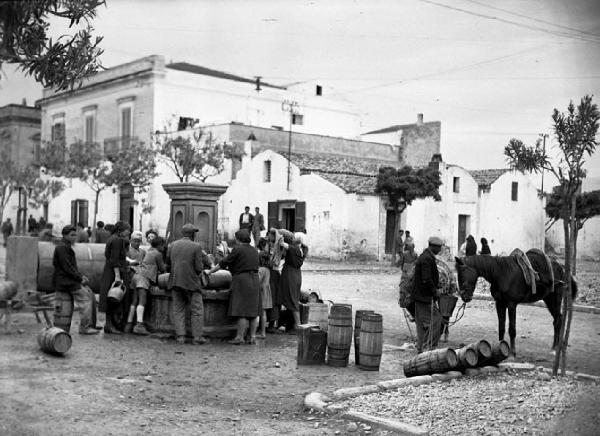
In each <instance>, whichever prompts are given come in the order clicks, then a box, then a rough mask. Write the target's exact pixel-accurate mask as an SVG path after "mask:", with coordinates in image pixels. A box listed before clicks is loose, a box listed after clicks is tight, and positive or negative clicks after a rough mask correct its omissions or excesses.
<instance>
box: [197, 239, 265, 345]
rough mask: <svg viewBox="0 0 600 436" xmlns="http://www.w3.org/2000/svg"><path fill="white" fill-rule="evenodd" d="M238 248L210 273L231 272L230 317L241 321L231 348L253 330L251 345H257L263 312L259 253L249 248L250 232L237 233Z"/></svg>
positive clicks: (242, 341)
mask: <svg viewBox="0 0 600 436" xmlns="http://www.w3.org/2000/svg"><path fill="white" fill-rule="evenodd" d="M235 240H236V245H235V247H234V248H233V250H232V251H231V253H229V255H228V256H227V257H225V258H224V259H222V260H221V261H220V262H219V263H218V264H217V265H215V266H214V267H212V268H211V269H210V270H208V272H207V274H209V275H210V274H212V273H214V272H215V271H218V270H219V269H221V268H223V269H227V270H229V271H230V272H231V275H232V280H231V295H230V296H229V312H228V314H229V316H235V317H237V318H238V322H237V334H236V336H235V338H233V339H232V340H231V341H228V342H229V343H230V344H234V345H239V344H242V343H244V335H245V333H246V329H247V328H248V326H250V339H249V340H248V343H249V344H256V328H257V326H258V317H259V315H260V312H261V309H262V302H261V298H260V285H259V281H258V252H257V251H256V249H255V248H254V247H251V246H250V232H249V231H248V230H247V229H240V230H238V231H237V232H236V233H235Z"/></svg>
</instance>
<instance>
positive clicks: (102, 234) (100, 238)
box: [94, 221, 110, 244]
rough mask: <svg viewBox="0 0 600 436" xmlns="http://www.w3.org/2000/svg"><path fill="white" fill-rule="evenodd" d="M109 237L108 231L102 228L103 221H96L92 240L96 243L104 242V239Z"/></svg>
mask: <svg viewBox="0 0 600 436" xmlns="http://www.w3.org/2000/svg"><path fill="white" fill-rule="evenodd" d="M109 237H110V233H109V232H108V230H106V229H105V228H104V222H103V221H98V222H97V223H96V231H95V234H94V242H95V243H96V244H106V241H108V238H109Z"/></svg>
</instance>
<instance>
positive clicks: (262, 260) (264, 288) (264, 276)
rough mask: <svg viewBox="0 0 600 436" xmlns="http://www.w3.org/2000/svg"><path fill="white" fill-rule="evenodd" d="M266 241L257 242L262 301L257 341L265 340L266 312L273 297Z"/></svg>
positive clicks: (269, 258) (269, 256)
mask: <svg viewBox="0 0 600 436" xmlns="http://www.w3.org/2000/svg"><path fill="white" fill-rule="evenodd" d="M266 247H267V239H266V238H260V239H259V240H258V281H259V283H260V297H261V300H262V312H261V315H260V323H259V329H260V333H259V334H257V335H256V337H257V338H259V339H265V338H266V333H267V331H266V329H267V311H268V310H271V309H272V308H273V296H272V295H271V285H270V284H269V282H270V279H271V272H270V270H269V264H270V260H271V254H270V253H269V252H268V251H267V249H266Z"/></svg>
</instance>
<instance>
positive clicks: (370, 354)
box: [358, 313, 383, 371]
mask: <svg viewBox="0 0 600 436" xmlns="http://www.w3.org/2000/svg"><path fill="white" fill-rule="evenodd" d="M359 343H360V352H359V359H358V361H359V364H358V367H359V368H360V369H363V370H365V371H379V365H380V364H381V352H382V351H383V317H382V316H381V315H380V314H378V313H365V314H363V315H362V322H361V327H360V340H359Z"/></svg>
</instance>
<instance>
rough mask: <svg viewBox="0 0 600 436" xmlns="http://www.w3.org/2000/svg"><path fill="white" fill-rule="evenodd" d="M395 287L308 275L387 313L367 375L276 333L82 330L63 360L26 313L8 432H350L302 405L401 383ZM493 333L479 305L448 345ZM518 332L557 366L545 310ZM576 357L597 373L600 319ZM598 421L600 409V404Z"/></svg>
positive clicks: (0, 358) (382, 277) (1, 346)
mask: <svg viewBox="0 0 600 436" xmlns="http://www.w3.org/2000/svg"><path fill="white" fill-rule="evenodd" d="M397 283H398V277H397V276H396V275H393V274H389V273H366V272H363V273H360V274H358V273H354V274H352V273H310V272H305V273H304V279H303V288H304V289H309V288H312V289H319V290H320V291H321V292H322V293H323V296H324V298H327V299H330V300H333V301H335V302H338V303H344V302H346V303H351V304H352V305H353V308H354V309H355V310H356V309H373V310H376V311H378V312H380V313H382V314H383V317H384V331H385V333H384V344H386V345H387V346H384V354H383V357H382V365H381V371H379V372H363V371H360V370H359V369H357V368H356V367H354V365H353V357H351V363H350V365H349V367H347V368H330V367H328V366H318V367H306V366H302V367H297V365H296V362H295V358H296V339H295V337H294V336H288V335H274V336H268V338H267V339H266V341H261V342H259V344H257V345H256V346H249V345H243V346H233V345H228V344H226V343H223V342H218V341H217V342H213V343H211V344H209V345H206V346H200V347H198V346H196V347H194V346H191V345H185V346H181V345H176V344H175V343H174V341H172V340H160V339H156V338H151V337H137V336H131V335H127V336H122V337H114V336H107V337H103V335H102V334H101V335H100V336H98V337H93V336H92V337H89V336H88V337H82V336H79V335H77V334H74V335H73V340H74V343H73V347H72V348H71V350H70V351H69V352H68V354H67V355H66V357H64V358H56V357H52V356H49V355H46V354H44V353H42V352H41V351H39V349H38V346H37V343H36V334H37V332H38V331H39V329H40V325H38V324H37V323H36V322H35V318H34V317H33V315H32V314H30V313H20V314H17V316H15V317H14V318H15V321H16V324H15V327H14V328H13V330H16V328H19V329H21V330H22V331H23V333H21V334H18V333H13V334H11V335H5V334H3V333H0V434H2V435H62V434H65V435H71V434H73V435H80V434H95V435H105V434H106V435H109V434H114V435H118V434H130V435H136V434H140V435H141V434H156V435H158V434H161V435H164V434H169V435H171V434H173V435H179V434H181V435H184V434H185V435H187V434H224V435H228V434H260V435H270V434H273V435H275V434H306V435H322V434H334V433H335V431H336V430H337V431H340V432H341V434H346V425H347V423H346V422H344V421H342V420H339V419H336V418H335V417H333V418H328V419H319V420H314V421H313V420H308V418H309V416H308V415H307V414H306V413H305V412H303V410H302V409H303V408H302V400H303V397H304V395H305V394H306V393H308V392H312V391H319V392H323V393H328V392H331V391H333V390H334V389H336V388H339V387H343V386H358V385H363V384H369V383H374V382H377V381H380V380H387V379H392V378H399V377H402V376H403V372H402V363H403V361H405V360H407V359H409V358H410V357H412V356H413V355H414V351H400V350H398V349H396V348H394V347H393V346H399V345H402V344H403V343H404V342H406V341H408V340H409V335H408V331H407V328H406V324H405V322H404V319H403V318H401V315H400V311H399V309H398V306H397V303H396V298H397V295H396V292H397ZM76 318H77V316H76ZM72 331H76V326H74V327H73V328H72ZM496 332H497V321H496V314H495V310H494V308H493V305H492V304H490V302H488V301H475V302H472V303H470V304H469V306H468V308H467V310H466V313H465V316H464V318H463V319H462V320H461V321H460V322H459V323H458V324H456V325H455V326H454V327H453V328H452V329H451V335H450V343H449V345H450V346H455V347H457V346H459V344H461V343H468V342H472V341H475V340H478V339H482V338H488V339H490V340H496V336H497V333H496ZM517 333H518V336H517V346H518V355H517V359H516V360H517V361H530V362H534V363H537V364H539V365H544V366H550V365H551V362H552V355H551V354H550V352H549V347H550V344H551V341H552V319H551V317H550V315H549V313H548V312H547V310H546V309H544V308H539V307H532V306H522V307H519V308H518V320H517ZM569 353H570V354H569V363H570V365H569V369H572V370H575V371H581V372H585V373H590V374H594V375H600V315H593V314H587V313H576V314H575V317H574V320H573V326H572V330H571V346H570V348H569ZM351 356H353V350H352V351H351ZM276 362H278V363H279V367H276V365H275V363H276ZM582 407H589V404H588V402H586V404H585V405H582ZM586 410H587V409H586ZM589 413H594V414H595V413H598V411H597V406H595V407H592V409H591V411H590V412H586V415H585V416H588V415H589ZM316 423H318V428H315V424H316ZM383 433H385V432H383V431H379V430H377V429H373V431H372V432H371V434H383ZM355 434H361V431H360V430H359V432H357V433H355Z"/></svg>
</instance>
